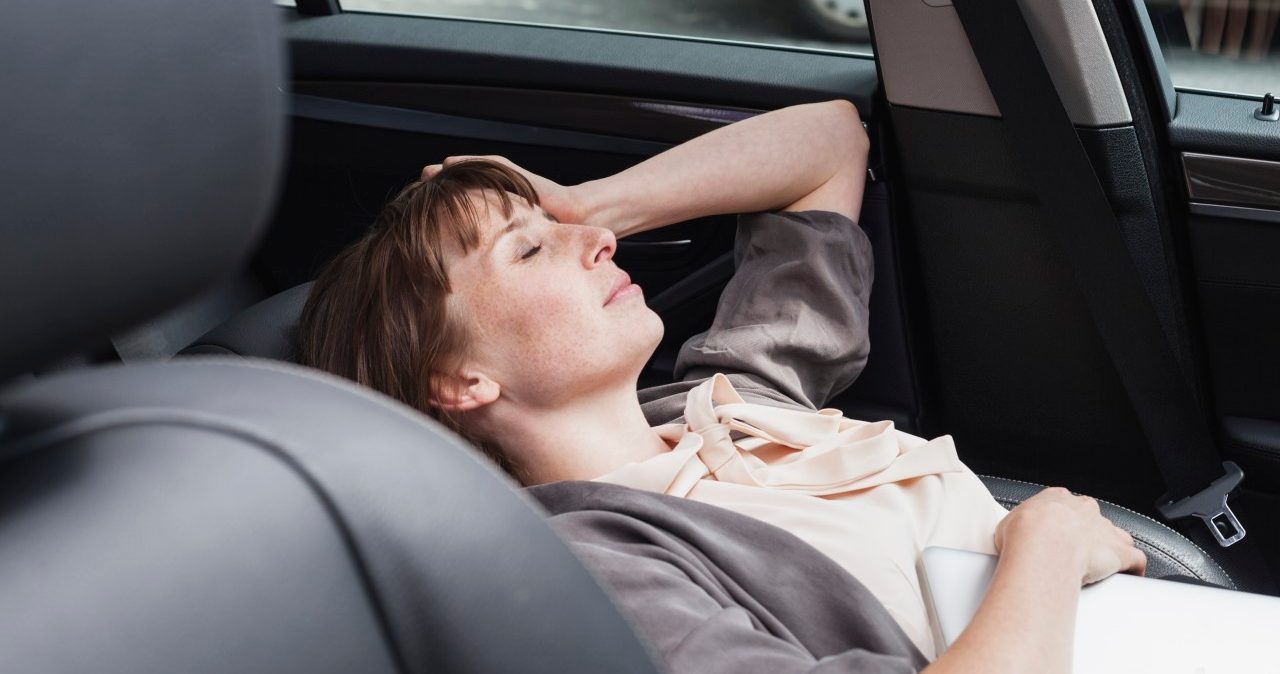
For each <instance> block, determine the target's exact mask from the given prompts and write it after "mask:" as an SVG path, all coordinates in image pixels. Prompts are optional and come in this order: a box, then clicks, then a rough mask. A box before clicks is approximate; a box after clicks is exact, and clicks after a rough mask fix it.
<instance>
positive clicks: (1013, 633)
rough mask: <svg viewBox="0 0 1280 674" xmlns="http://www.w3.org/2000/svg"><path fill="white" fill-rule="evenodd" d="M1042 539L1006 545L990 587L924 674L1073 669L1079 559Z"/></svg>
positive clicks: (1063, 673) (1063, 672) (1066, 671)
mask: <svg viewBox="0 0 1280 674" xmlns="http://www.w3.org/2000/svg"><path fill="white" fill-rule="evenodd" d="M1069 557H1070V555H1069V554H1065V555H1064V554H1062V550H1061V549H1054V548H1053V547H1051V546H1048V545H1045V546H1040V547H1037V548H1034V549H1033V548H1031V547H1027V548H1022V549H1008V550H1006V551H1005V553H1004V554H1002V555H1001V556H1000V561H999V563H998V565H997V566H996V572H995V575H994V576H993V577H992V580H991V587H990V589H988V591H987V595H986V597H985V598H984V599H983V600H982V604H981V606H979V608H978V612H977V614H976V615H974V617H973V620H972V621H970V623H969V626H968V627H966V628H965V630H964V632H962V633H961V634H960V636H959V638H957V639H956V641H955V643H953V644H952V645H951V647H950V648H948V649H947V650H946V652H944V653H943V654H942V655H941V656H939V657H938V659H937V660H935V661H934V662H933V664H931V665H930V666H928V667H926V668H925V669H924V672H926V673H928V674H958V673H961V672H964V673H966V674H967V673H970V672H983V673H984V674H1003V673H1005V672H1008V673H1010V674H1012V673H1014V672H1017V673H1019V674H1022V673H1024V672H1045V673H1048V674H1054V673H1061V674H1069V672H1071V653H1072V648H1073V644H1074V638H1075V620H1076V606H1077V604H1078V603H1079V598H1080V582H1081V579H1080V576H1079V572H1078V571H1076V569H1078V565H1079V563H1078V562H1076V561H1074V560H1072V559H1069Z"/></svg>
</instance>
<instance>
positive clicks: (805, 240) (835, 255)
mask: <svg viewBox="0 0 1280 674" xmlns="http://www.w3.org/2000/svg"><path fill="white" fill-rule="evenodd" d="M733 255H734V266H735V271H734V275H733V278H732V279H730V281H729V283H728V285H727V286H726V287H725V289H724V292H723V293H721V295H720V300H719V304H718V305H717V307H716V314H715V319H714V321H713V322H712V325H711V327H710V328H709V329H708V330H706V331H704V332H702V333H699V334H697V335H694V336H693V337H691V338H689V340H688V341H686V342H685V343H684V345H682V346H681V348H680V352H679V354H678V355H677V357H676V363H675V369H674V374H675V379H676V381H681V380H693V379H703V378H706V377H709V376H711V375H712V374H714V373H715V372H723V373H725V374H730V373H741V374H744V375H746V376H748V377H750V378H752V379H754V380H757V381H758V383H759V385H760V386H765V387H769V388H773V389H775V390H777V391H779V392H781V393H783V394H784V395H786V396H787V397H789V398H790V399H792V400H794V401H796V402H797V403H800V404H802V405H805V406H806V407H810V408H812V409H818V408H819V407H821V406H824V405H825V404H826V403H827V401H828V400H830V399H831V398H833V397H834V396H835V395H836V394H838V393H840V392H841V391H843V390H845V389H846V388H848V387H849V386H850V385H851V384H852V383H853V381H854V380H855V379H857V377H858V375H859V374H860V373H861V372H862V369H863V368H864V367H865V366H866V363H867V356H868V354H869V353H870V340H869V338H868V334H867V316H868V304H869V301H870V296H871V282H872V277H873V275H874V260H873V258H872V253H871V242H870V240H869V239H868V238H867V235H866V233H864V232H863V231H862V228H861V227H859V226H858V224H857V223H855V222H854V221H853V220H851V219H849V217H848V216H845V215H842V214H839V213H835V212H832V211H799V212H792V211H762V212H758V213H747V214H742V215H739V216H738V229H737V238H736V240H735V242H734V250H733Z"/></svg>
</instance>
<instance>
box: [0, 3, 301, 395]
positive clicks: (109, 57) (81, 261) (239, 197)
mask: <svg viewBox="0 0 1280 674" xmlns="http://www.w3.org/2000/svg"><path fill="white" fill-rule="evenodd" d="M280 21H281V18H280V10H279V9H277V8H275V7H274V6H272V4H271V3H270V2H267V1H266V0H216V1H213V2H209V1H206V0H192V1H182V0H116V1H113V2H103V1H102V0H62V1H59V2H8V3H3V6H2V8H0V64H3V66H0V91H2V92H4V100H5V103H4V104H3V105H0V147H3V148H4V151H3V152H0V185H3V187H2V188H0V189H2V190H3V194H4V197H3V198H2V199H0V321H3V322H4V329H2V330H0V380H3V379H5V378H8V377H10V376H12V375H14V374H16V373H19V372H22V371H26V370H30V369H34V368H36V367H38V366H40V365H41V364H43V363H45V362H48V361H49V360H52V359H54V358H57V357H58V356H61V355H65V354H66V353H69V352H71V351H73V350H75V349H77V348H80V347H82V346H83V345H85V344H87V343H88V342H90V341H92V340H96V339H101V338H103V337H105V336H110V335H112V334H115V333H117V332H119V331H121V330H123V329H125V328H128V327H131V326H132V325H135V324H137V323H139V322H141V321H143V320H145V319H147V318H149V317H151V316H154V315H156V314H159V313H161V312H163V311H164V310H166V309H169V308H171V307H173V306H176V305H177V304H179V303H180V302H182V301H183V300H184V299H187V298H189V297H192V296H194V295H196V294H197V293H199V292H200V291H202V290H204V289H205V288H207V287H209V286H210V285H212V283H213V282H214V281H216V280H218V279H219V277H221V276H223V275H225V274H228V273H230V272H231V271H232V270H233V269H234V268H235V267H236V266H237V264H238V263H240V262H241V261H242V260H243V258H244V256H245V255H246V254H247V253H248V252H249V250H250V249H251V246H252V244H253V243H254V242H255V241H256V238H257V235H258V233H259V231H260V228H261V226H262V225H263V224H264V221H265V219H266V216H267V215H268V212H269V208H270V206H271V203H272V201H273V198H274V195H275V191H276V183H277V179H278V175H279V172H280V166H281V159H282V153H281V146H282V140H283V132H284V124H285V118H284V107H283V102H284V101H283V94H282V92H281V87H282V85H283V83H284V71H285V67H284V58H285V52H284V44H283V40H282V39H281V37H280V29H279V23H280Z"/></svg>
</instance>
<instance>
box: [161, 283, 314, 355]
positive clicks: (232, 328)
mask: <svg viewBox="0 0 1280 674" xmlns="http://www.w3.org/2000/svg"><path fill="white" fill-rule="evenodd" d="M311 286H312V284H311V283H303V284H301V285H296V286H294V287H292V288H290V289H288V290H285V291H284V292H280V293H276V294H275V295H272V296H271V297H268V298H267V299H265V300H262V301H261V302H258V303H257V304H255V305H253V306H251V307H249V308H248V309H245V310H244V311H242V312H240V313H239V314H236V315H235V316H232V317H231V318H229V319H227V320H226V321H224V322H223V323H222V324H221V325H219V326H217V327H215V328H214V329H212V330H210V331H209V332H207V333H205V334H204V336H202V337H200V338H199V339H197V340H196V341H194V342H192V343H191V345H189V346H187V347H186V348H185V349H183V350H182V351H181V352H179V355H185V356H193V355H242V356H254V357H257V358H270V359H272V360H283V361H287V362H291V363H296V362H298V359H299V356H298V342H297V327H298V317H299V316H301V315H302V306H303V305H304V304H306V302H307V295H308V294H309V293H310V292H311Z"/></svg>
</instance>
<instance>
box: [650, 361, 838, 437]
mask: <svg viewBox="0 0 1280 674" xmlns="http://www.w3.org/2000/svg"><path fill="white" fill-rule="evenodd" d="M716 374H717V372H708V373H699V374H698V375H696V376H692V377H687V378H685V379H683V380H681V381H673V382H670V383H666V384H658V385H656V386H649V387H646V388H642V389H640V390H639V391H637V392H636V393H637V396H638V397H639V399H640V409H641V411H642V412H644V416H645V419H646V420H648V422H649V425H650V426H661V425H663V424H670V423H681V422H683V421H684V411H685V404H686V402H687V401H688V398H689V392H690V391H692V390H693V389H694V388H697V387H698V386H702V385H705V384H707V383H709V382H710V381H711V379H712V378H713V377H714V376H715V375H716ZM719 374H723V375H724V376H725V377H726V378H728V380H729V383H730V384H732V385H733V389H734V391H736V392H737V393H738V395H740V396H742V399H743V400H744V401H746V402H749V403H758V404H761V405H770V406H774V407H783V408H787V409H796V410H805V411H814V410H815V409H816V408H814V407H810V406H808V405H805V404H804V403H802V402H799V401H796V400H795V399H793V398H791V397H789V396H787V395H786V394H785V393H782V392H781V391H779V390H778V389H777V388H776V387H775V386H773V385H772V384H771V383H770V382H768V381H766V380H765V379H763V378H761V377H759V376H757V375H754V374H751V373H747V372H726V371H720V372H719Z"/></svg>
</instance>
